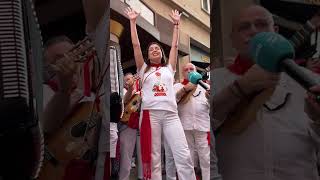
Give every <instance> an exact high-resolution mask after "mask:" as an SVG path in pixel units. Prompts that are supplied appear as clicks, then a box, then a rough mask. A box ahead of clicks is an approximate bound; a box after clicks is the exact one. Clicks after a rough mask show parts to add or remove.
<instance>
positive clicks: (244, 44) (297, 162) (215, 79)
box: [210, 5, 320, 180]
mask: <svg viewBox="0 0 320 180" xmlns="http://www.w3.org/2000/svg"><path fill="white" fill-rule="evenodd" d="M317 18H318V19H319V16H318V17H317ZM313 20H314V19H312V20H311V21H310V22H309V23H311V24H312V23H313V22H314V21H313ZM312 25H313V26H317V27H319V24H318V25H317V24H312ZM275 31H277V27H276V26H275V25H274V21H273V18H272V14H271V13H270V12H269V11H268V10H266V9H265V8H263V7H261V6H257V5H252V6H249V7H247V8H244V9H242V10H241V11H240V13H239V14H237V15H236V16H234V19H233V22H232V32H231V36H230V37H231V38H232V42H233V46H234V47H235V48H236V50H237V51H238V52H239V55H238V57H237V58H236V59H235V61H234V63H233V64H231V65H230V66H228V67H225V68H217V69H215V70H214V71H213V73H212V76H211V78H212V83H213V84H212V87H213V89H214V90H213V92H214V94H213V97H212V99H213V100H212V104H211V106H210V108H211V109H212V115H213V118H212V120H213V123H211V124H212V125H213V126H214V127H213V128H215V129H218V132H217V133H218V135H217V136H216V144H217V145H216V147H217V148H216V150H217V155H218V158H219V161H218V165H219V170H220V173H221V175H222V177H223V179H224V180H251V179H257V180H258V179H259V180H271V179H272V180H287V179H290V180H301V179H303V180H318V179H319V172H318V168H317V161H318V158H317V157H318V153H319V147H320V137H319V132H320V131H319V127H320V126H319V125H318V124H317V123H315V122H313V121H311V120H310V118H308V116H307V114H306V113H305V112H304V104H305V103H304V101H305V90H304V89H303V88H302V87H301V86H300V85H299V84H298V83H297V82H296V81H294V80H293V79H292V78H291V77H289V76H288V75H287V74H285V73H271V72H267V71H265V70H264V69H262V68H261V67H259V66H258V65H256V64H254V61H253V60H252V59H251V57H250V55H249V43H248V42H249V41H250V39H251V38H252V37H253V36H254V35H256V34H257V33H259V32H275ZM249 108H250V109H249Z"/></svg>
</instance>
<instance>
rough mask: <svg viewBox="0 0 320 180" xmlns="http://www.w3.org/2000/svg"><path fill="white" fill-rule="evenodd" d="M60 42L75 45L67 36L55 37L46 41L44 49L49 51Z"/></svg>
mask: <svg viewBox="0 0 320 180" xmlns="http://www.w3.org/2000/svg"><path fill="white" fill-rule="evenodd" d="M60 42H68V43H70V44H74V43H73V42H72V40H71V39H70V38H68V37H67V36H65V35H60V36H55V37H52V38H50V39H48V40H47V41H46V43H45V44H44V49H45V50H46V49H48V48H49V47H50V46H52V45H54V44H57V43H60Z"/></svg>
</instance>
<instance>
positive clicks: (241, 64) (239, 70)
mask: <svg viewBox="0 0 320 180" xmlns="http://www.w3.org/2000/svg"><path fill="white" fill-rule="evenodd" d="M252 65H253V62H252V61H251V60H250V59H245V58H241V57H240V55H238V56H237V57H236V59H235V60H234V63H233V64H231V65H230V66H228V69H229V70H230V71H231V72H233V73H234V74H237V75H244V74H245V73H246V72H247V71H248V69H250V68H251V66H252Z"/></svg>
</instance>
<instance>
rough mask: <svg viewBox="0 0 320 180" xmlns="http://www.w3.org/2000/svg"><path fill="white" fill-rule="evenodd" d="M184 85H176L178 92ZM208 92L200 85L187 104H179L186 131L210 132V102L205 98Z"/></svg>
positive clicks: (179, 111)
mask: <svg viewBox="0 0 320 180" xmlns="http://www.w3.org/2000/svg"><path fill="white" fill-rule="evenodd" d="M182 87H183V85H182V84H181V83H177V84H175V85H174V88H175V91H176V92H178V91H179V90H180V89H181V88H182ZM205 92H206V90H205V89H204V88H203V87H201V86H200V85H198V86H197V89H196V90H195V92H194V93H193V95H192V96H191V97H190V100H189V101H188V102H187V103H185V104H181V103H180V104H178V113H179V117H180V120H181V123H182V126H183V129H184V130H197V131H204V132H209V131H210V116H209V102H208V99H207V98H206V96H205Z"/></svg>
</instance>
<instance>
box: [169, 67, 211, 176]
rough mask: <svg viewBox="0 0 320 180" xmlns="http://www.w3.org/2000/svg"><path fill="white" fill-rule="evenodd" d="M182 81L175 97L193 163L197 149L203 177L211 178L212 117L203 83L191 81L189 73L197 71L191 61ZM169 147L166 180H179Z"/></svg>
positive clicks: (178, 85)
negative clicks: (210, 136)
mask: <svg viewBox="0 0 320 180" xmlns="http://www.w3.org/2000/svg"><path fill="white" fill-rule="evenodd" d="M182 69H183V73H182V75H183V78H184V79H183V81H182V82H180V83H176V84H175V85H174V88H175V90H176V99H177V103H178V112H179V117H180V119H181V123H182V126H183V129H184V132H185V135H186V139H187V142H188V146H189V149H190V154H191V159H192V162H193V165H195V164H196V162H194V160H195V158H194V156H195V154H194V153H195V152H197V153H198V157H199V161H200V168H201V174H202V180H209V179H210V145H209V133H210V116H209V102H208V99H207V97H206V95H205V93H206V90H205V89H204V88H203V87H201V86H200V85H194V84H192V83H191V82H189V80H188V74H189V73H190V72H194V71H196V67H195V66H194V65H193V64H192V63H187V64H186V65H184V66H183V68H182ZM165 149H166V156H167V157H166V174H167V180H172V179H176V175H175V168H174V162H173V157H172V154H171V151H170V150H169V149H168V148H167V146H166V145H165Z"/></svg>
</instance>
